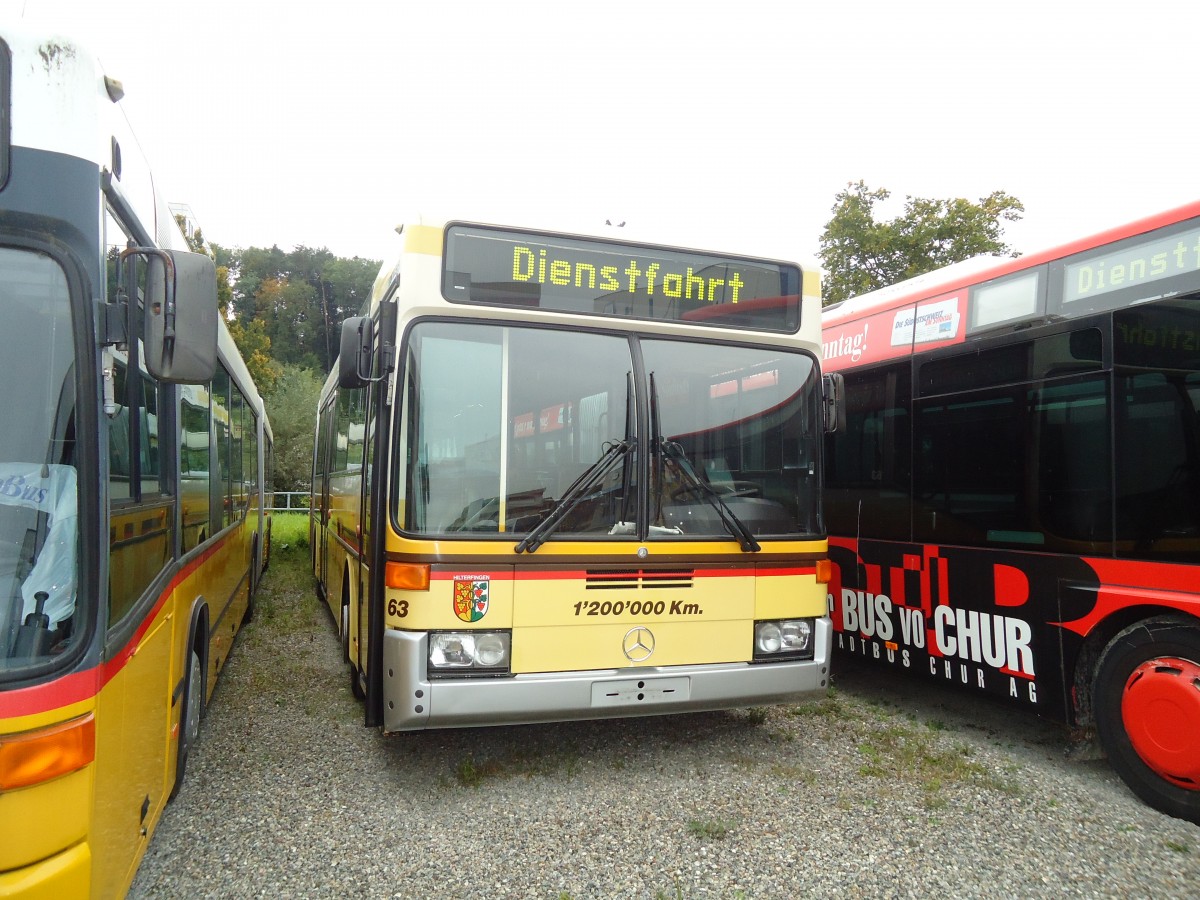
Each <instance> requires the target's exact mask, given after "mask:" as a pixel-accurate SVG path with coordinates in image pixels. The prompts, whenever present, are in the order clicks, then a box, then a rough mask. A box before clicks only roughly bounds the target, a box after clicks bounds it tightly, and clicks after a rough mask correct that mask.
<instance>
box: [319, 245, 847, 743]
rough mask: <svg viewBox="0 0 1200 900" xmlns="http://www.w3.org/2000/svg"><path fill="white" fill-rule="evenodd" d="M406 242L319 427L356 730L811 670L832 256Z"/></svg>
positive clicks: (692, 704)
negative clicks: (824, 309)
mask: <svg viewBox="0 0 1200 900" xmlns="http://www.w3.org/2000/svg"><path fill="white" fill-rule="evenodd" d="M610 233H611V230H610ZM401 243H402V246H401V248H400V252H399V254H398V256H397V258H396V259H395V260H394V261H393V262H390V263H388V264H386V265H385V266H384V268H383V270H382V272H381V273H380V275H379V277H378V279H377V281H376V283H375V286H374V290H373V293H372V297H371V299H370V301H369V302H368V304H367V306H366V308H365V309H364V310H363V314H362V315H361V316H359V317H355V318H352V319H350V320H349V321H348V322H347V323H346V325H345V328H344V331H343V334H342V343H341V355H340V357H339V364H338V366H337V368H336V370H335V371H334V372H333V373H332V374H331V375H330V377H329V379H328V381H327V383H326V384H325V386H324V390H323V392H322V396H321V400H320V408H319V421H318V426H317V433H316V452H315V463H314V475H313V490H314V494H315V497H314V503H313V512H312V535H313V541H312V546H313V565H314V571H315V573H316V577H317V582H318V586H319V592H320V594H321V596H323V598H324V599H325V601H326V602H327V603H328V605H329V609H330V611H331V613H332V614H333V616H334V618H335V621H336V622H338V623H340V630H341V636H342V642H343V646H344V651H345V656H346V659H347V661H348V662H349V667H350V683H351V687H352V688H353V690H354V691H355V693H356V694H357V695H359V696H362V697H365V700H366V703H365V719H366V723H367V724H368V725H377V726H381V727H382V728H383V730H384V731H387V732H394V731H409V730H416V729H423V728H439V727H456V726H473V725H495V724H500V723H508V722H540V721H556V720H570V719H583V718H601V717H610V716H631V715H650V714H659V713H670V712H686V711H694V710H706V709H719V708H728V707H741V706H749V705H755V704H764V703H774V702H780V701H787V700H790V699H794V698H796V697H798V696H800V695H803V694H804V693H805V692H809V691H817V690H821V689H823V688H824V687H825V686H826V685H827V683H828V677H829V667H828V660H829V652H830V636H831V627H830V624H829V620H828V618H827V617H826V606H825V592H826V587H825V584H824V583H825V582H826V581H827V580H828V575H829V565H830V564H829V560H828V556H827V544H826V538H825V534H824V531H823V526H822V524H821V515H820V495H821V466H820V454H821V444H822V433H823V420H824V415H825V407H824V396H823V385H822V379H821V375H820V366H819V358H820V343H819V341H820V308H819V307H820V300H819V276H818V273H817V272H816V271H815V270H813V271H802V270H801V269H800V267H799V266H797V265H795V264H792V263H786V262H776V261H770V260H764V259H757V258H747V257H742V256H732V255H726V254H718V253H710V252H704V251H698V250H685V249H677V248H671V247H660V246H650V245H645V244H637V243H630V242H625V241H614V240H612V239H610V238H605V237H601V236H593V235H579V234H574V235H569V234H560V233H549V232H542V231H533V230H526V229H517V228H504V227H496V226H491V225H483V224H478V223H469V222H461V221H450V222H446V221H417V222H414V223H411V224H407V225H405V226H404V227H403V228H402V229H401Z"/></svg>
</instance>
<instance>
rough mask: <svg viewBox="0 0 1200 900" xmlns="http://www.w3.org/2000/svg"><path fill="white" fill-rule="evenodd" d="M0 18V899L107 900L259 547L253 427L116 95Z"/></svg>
mask: <svg viewBox="0 0 1200 900" xmlns="http://www.w3.org/2000/svg"><path fill="white" fill-rule="evenodd" d="M122 93H123V89H122V87H121V85H120V83H119V82H117V81H115V80H114V79H112V78H110V77H107V76H106V75H105V74H104V73H103V72H102V71H101V70H100V68H99V67H98V66H97V65H96V63H95V62H94V60H93V59H92V58H91V57H90V56H89V55H88V54H87V53H86V52H85V51H84V50H83V49H82V48H81V47H79V46H78V45H76V44H75V43H73V42H71V41H70V40H68V39H66V38H63V37H60V36H57V35H52V34H40V35H39V34H30V33H25V32H21V31H17V30H15V29H13V28H10V27H5V28H4V29H2V30H0V104H3V110H2V113H3V114H2V115H0V123H2V127H0V331H2V332H3V333H4V334H5V335H6V336H7V340H6V341H5V349H4V378H3V381H2V386H0V414H2V416H3V421H4V427H3V428H2V429H0V897H23V898H33V897H48V898H51V897H52V898H62V897H85V896H89V895H90V896H95V897H116V896H120V895H121V894H122V893H123V892H124V891H125V890H126V889H127V887H128V885H129V883H130V881H131V880H132V878H133V875H134V872H135V871H136V869H137V865H138V862H139V861H140V860H141V858H142V854H143V853H144V852H145V849H146V845H147V843H148V841H149V840H150V836H151V834H152V833H153V830H154V827H155V824H156V823H157V822H158V820H159V817H160V816H161V814H162V811H163V808H164V805H165V804H166V801H167V799H168V797H169V796H170V795H171V793H172V792H173V790H174V789H175V788H176V787H177V786H178V785H179V783H180V780H181V779H182V777H183V773H184V765H185V763H186V761H187V755H188V749H189V748H190V747H191V746H192V743H193V742H194V741H195V739H196V736H197V732H198V729H199V725H200V719H201V716H202V715H203V711H204V705H205V702H206V700H207V698H208V696H209V695H210V694H211V692H212V689H213V685H214V684H215V681H216V677H217V673H218V671H219V670H220V668H221V666H222V665H223V664H224V662H225V660H226V659H227V658H228V655H229V651H230V645H231V643H232V641H233V638H234V635H235V634H236V633H237V630H238V628H239V627H240V625H241V623H242V621H243V620H244V619H245V618H246V617H247V616H248V615H249V612H250V603H251V599H252V597H253V590H254V587H255V583H256V581H257V579H258V577H259V575H260V574H261V572H262V570H263V568H264V566H265V564H266V559H267V535H268V534H269V522H268V521H267V518H266V509H267V507H268V506H269V504H268V503H267V502H265V493H264V492H265V490H266V484H267V477H266V474H265V473H266V471H267V469H268V467H269V460H270V453H271V446H270V444H271V431H270V426H269V424H268V422H267V417H266V415H265V413H264V410H263V404H262V400H261V399H260V398H259V395H258V392H257V391H256V390H255V388H254V385H253V383H252V382H251V380H250V376H249V373H248V372H247V370H246V367H245V365H244V364H243V362H242V360H241V358H240V357H239V356H238V353H237V349H236V348H235V347H234V344H233V342H232V340H231V339H230V337H229V334H228V332H227V331H226V330H225V327H224V325H223V323H222V322H221V321H220V316H219V315H218V312H217V298H216V276H215V268H214V266H213V262H212V260H211V259H209V258H208V257H207V256H204V255H201V254H196V253H189V252H187V250H186V242H185V240H184V237H183V235H182V233H181V232H180V230H179V228H178V226H177V225H176V223H175V220H174V218H173V216H172V215H171V213H170V211H169V210H168V208H167V205H166V203H165V202H163V200H162V199H161V197H160V196H159V195H158V193H157V192H156V190H155V187H154V183H153V182H152V180H151V177H150V171H149V169H148V168H147V166H146V163H145V160H144V159H142V157H141V155H140V153H139V150H138V145H137V143H136V141H135V140H134V139H133V137H132V135H131V134H130V132H129V131H128V126H127V124H126V122H125V117H124V115H123V113H122V110H121V107H120V103H119V101H120V99H121V96H122Z"/></svg>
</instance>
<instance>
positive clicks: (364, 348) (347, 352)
mask: <svg viewBox="0 0 1200 900" xmlns="http://www.w3.org/2000/svg"><path fill="white" fill-rule="evenodd" d="M374 341H375V327H374V324H373V322H372V320H371V317H370V316H352V317H350V318H349V319H347V320H346V321H345V322H343V323H342V339H341V343H340V344H339V345H338V386H339V387H344V388H360V387H363V386H364V385H366V383H367V382H368V381H370V379H371V366H372V363H371V347H372V345H373V344H374Z"/></svg>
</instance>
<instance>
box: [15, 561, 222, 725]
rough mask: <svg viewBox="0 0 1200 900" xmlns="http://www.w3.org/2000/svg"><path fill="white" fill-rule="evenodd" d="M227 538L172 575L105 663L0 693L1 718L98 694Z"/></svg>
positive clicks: (75, 701) (25, 713) (69, 702)
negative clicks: (175, 594)
mask: <svg viewBox="0 0 1200 900" xmlns="http://www.w3.org/2000/svg"><path fill="white" fill-rule="evenodd" d="M229 539H230V538H225V539H224V540H222V541H220V542H218V543H216V544H214V545H213V546H212V547H209V548H208V549H207V550H205V551H204V552H203V553H201V554H200V555H199V556H197V557H196V558H195V559H193V560H192V561H191V562H189V563H188V564H187V565H186V566H184V567H183V568H182V569H180V570H179V571H178V572H177V573H176V574H175V577H174V578H172V579H171V582H170V584H168V585H167V589H166V590H165V591H163V593H162V594H161V595H159V598H158V601H157V602H156V603H155V604H154V609H153V610H151V612H150V614H149V615H148V616H146V617H145V619H143V620H142V622H141V624H140V625H139V626H138V627H137V630H136V631H134V633H133V635H132V636H131V637H130V638H129V640H128V641H127V642H126V643H125V645H124V646H123V647H122V648H121V650H120V652H119V653H117V654H115V655H114V656H113V657H112V658H111V659H109V660H108V661H107V662H103V663H101V664H100V665H98V666H93V667H92V668H90V669H86V670H84V671H82V672H72V673H71V674H70V675H63V676H62V677H59V678H54V679H51V680H50V681H48V682H46V683H44V684H35V685H33V686H31V687H27V688H17V689H16V690H11V691H3V692H0V719H6V718H10V717H13V716H31V715H35V714H37V713H42V712H49V711H50V710H52V709H57V708H61V707H64V706H70V705H71V704H72V703H79V702H80V701H82V700H86V699H88V698H89V697H94V696H95V695H96V694H98V693H100V691H101V690H103V689H104V686H105V685H106V684H108V683H109V682H110V681H112V680H113V679H114V678H115V677H116V676H117V674H118V673H119V672H120V671H121V669H123V668H124V667H125V664H126V663H127V662H128V661H129V660H130V659H131V658H132V657H133V651H134V649H135V648H136V647H137V646H138V645H139V644H140V643H141V641H142V638H143V637H145V635H146V632H147V631H148V630H149V628H150V625H151V623H152V622H153V621H154V620H155V619H156V618H158V615H159V613H161V612H162V608H163V606H164V605H165V604H166V602H167V598H168V597H169V596H170V595H171V594H172V593H173V592H174V591H175V589H176V588H177V587H178V586H179V585H180V583H182V582H183V581H184V580H185V579H186V578H188V577H189V576H190V575H191V574H192V573H193V572H195V571H196V569H198V568H199V567H200V566H201V565H203V564H204V562H205V561H206V560H208V559H209V557H211V556H212V555H213V554H214V553H216V552H217V551H218V550H219V549H220V548H221V547H223V546H224V545H225V543H226V542H227V541H228V540H229Z"/></svg>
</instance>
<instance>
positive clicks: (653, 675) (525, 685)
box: [383, 619, 833, 732]
mask: <svg viewBox="0 0 1200 900" xmlns="http://www.w3.org/2000/svg"><path fill="white" fill-rule="evenodd" d="M832 631H833V629H832V626H831V625H830V623H829V620H828V619H817V620H816V629H815V632H814V635H813V638H814V648H815V653H814V658H813V659H811V660H788V661H782V662H769V663H720V664H713V665H695V666H666V667H653V666H638V667H636V668H627V669H601V670H593V671H586V672H548V673H538V674H530V675H513V676H506V677H495V678H479V677H476V678H448V679H442V678H439V679H434V680H430V679H429V678H427V677H426V671H427V662H428V658H429V647H428V637H427V635H426V634H425V633H424V632H409V631H391V630H389V631H388V632H386V633H385V634H384V641H383V730H384V731H385V732H392V731H419V730H421V729H424V728H464V727H473V726H479V725H505V724H516V723H526V724H528V723H533V722H561V721H569V720H572V719H606V718H617V717H624V716H650V715H664V714H667V713H682V712H700V711H703V710H713V709H732V708H739V707H748V706H759V705H763V704H769V703H787V702H789V701H795V700H798V699H801V698H802V697H803V696H804V695H806V694H809V693H812V692H814V691H822V690H825V689H826V688H827V687H828V685H829V654H830V647H831V642H832Z"/></svg>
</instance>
